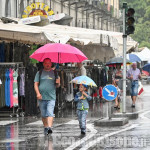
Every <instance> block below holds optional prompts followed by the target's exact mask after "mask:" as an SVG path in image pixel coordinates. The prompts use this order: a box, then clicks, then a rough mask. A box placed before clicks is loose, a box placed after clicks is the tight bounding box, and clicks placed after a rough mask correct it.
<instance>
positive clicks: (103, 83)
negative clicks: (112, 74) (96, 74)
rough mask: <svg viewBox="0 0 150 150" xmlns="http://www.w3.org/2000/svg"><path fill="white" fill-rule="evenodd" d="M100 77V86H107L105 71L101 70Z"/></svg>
mask: <svg viewBox="0 0 150 150" xmlns="http://www.w3.org/2000/svg"><path fill="white" fill-rule="evenodd" d="M100 77H101V86H102V87H104V86H105V85H106V84H107V74H106V70H105V69H102V70H101V74H100Z"/></svg>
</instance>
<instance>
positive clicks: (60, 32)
mask: <svg viewBox="0 0 150 150" xmlns="http://www.w3.org/2000/svg"><path fill="white" fill-rule="evenodd" d="M0 39H1V40H8V41H20V42H22V43H26V44H41V45H44V44H46V43H50V42H52V43H53V42H54V43H75V44H79V45H88V44H94V45H98V44H99V45H101V46H107V47H112V49H113V50H114V53H115V55H116V56H121V55H122V49H123V47H122V46H123V40H122V33H120V32H111V31H104V30H94V29H85V28H77V27H70V26H62V25H56V24H49V25H46V26H43V27H38V26H31V25H23V24H14V23H7V24H4V23H3V22H0ZM137 44H138V43H137V42H136V41H134V40H133V39H132V38H131V37H128V39H127V51H128V50H130V49H131V48H135V47H136V46H137Z"/></svg>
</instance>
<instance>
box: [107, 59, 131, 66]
mask: <svg viewBox="0 0 150 150" xmlns="http://www.w3.org/2000/svg"><path fill="white" fill-rule="evenodd" d="M126 62H127V63H130V61H129V60H128V59H126ZM116 64H123V58H122V57H114V58H112V59H110V60H109V61H108V62H107V63H106V65H108V66H109V65H116Z"/></svg>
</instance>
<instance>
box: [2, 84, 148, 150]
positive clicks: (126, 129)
mask: <svg viewBox="0 0 150 150" xmlns="http://www.w3.org/2000/svg"><path fill="white" fill-rule="evenodd" d="M143 84H144V93H143V94H142V95H141V96H139V97H138V99H137V102H136V108H131V104H132V103H131V99H130V97H129V96H127V112H138V113H139V117H138V119H135V120H129V123H128V124H126V125H125V126H121V127H97V126H94V121H95V120H97V119H102V118H106V117H108V102H102V101H99V100H97V99H95V100H94V101H92V102H91V103H90V109H89V113H88V117H87V133H86V135H85V136H82V135H81V133H80V129H79V125H78V121H77V116H76V110H75V109H74V108H73V109H71V105H72V104H71V103H69V104H67V105H66V109H64V110H60V111H55V118H54V125H53V133H52V134H51V135H49V136H45V135H44V132H43V125H42V122H41V118H40V116H32V117H19V118H16V117H14V118H10V117H9V118H8V117H7V118H6V117H5V118H0V150H64V149H66V150H73V149H75V150H79V149H80V150H86V149H89V150H100V149H106V150H107V149H108V150H112V149H115V150H149V149H150V132H149V130H150V92H149V89H150V85H147V84H145V83H143ZM111 105H112V109H113V106H114V102H112V103H111ZM113 111H114V113H118V112H121V111H122V107H121V109H120V110H115V109H113Z"/></svg>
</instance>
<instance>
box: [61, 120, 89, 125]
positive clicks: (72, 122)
mask: <svg viewBox="0 0 150 150" xmlns="http://www.w3.org/2000/svg"><path fill="white" fill-rule="evenodd" d="M88 121H89V120H87V121H86V122H88ZM64 124H74V125H76V124H79V121H78V120H71V121H69V122H67V123H64Z"/></svg>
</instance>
